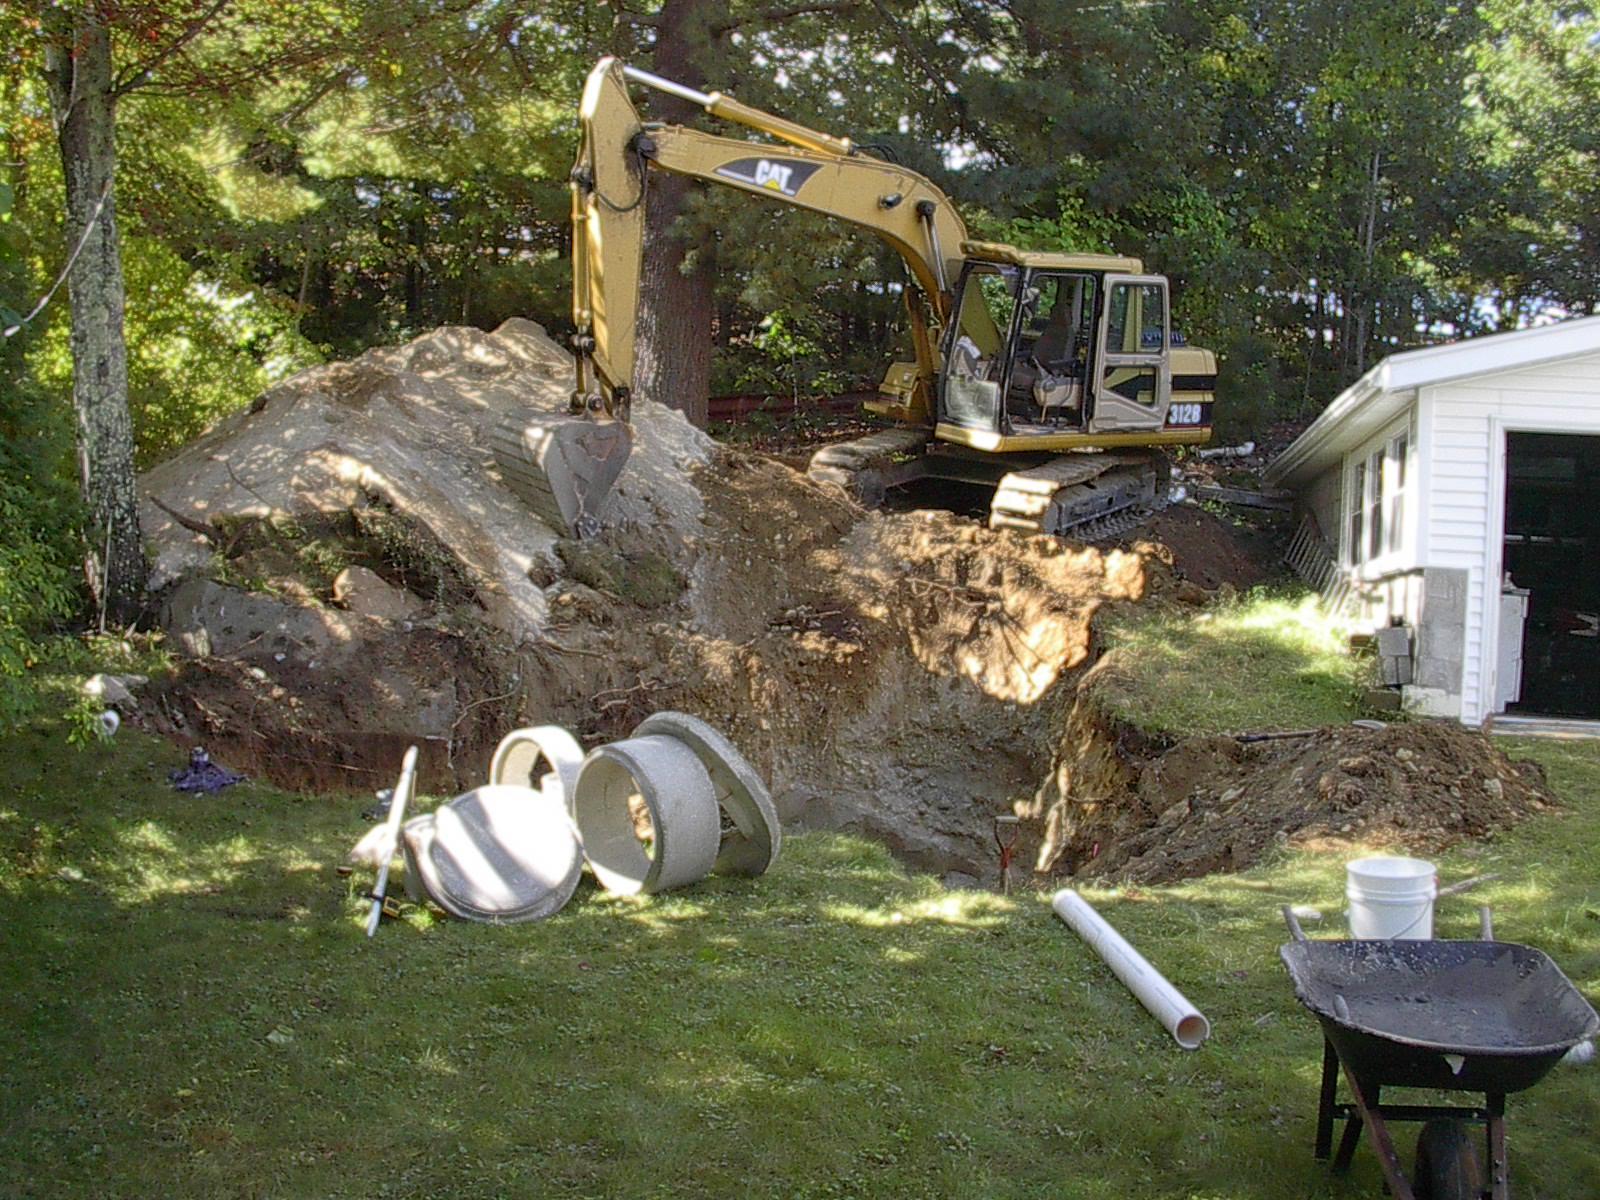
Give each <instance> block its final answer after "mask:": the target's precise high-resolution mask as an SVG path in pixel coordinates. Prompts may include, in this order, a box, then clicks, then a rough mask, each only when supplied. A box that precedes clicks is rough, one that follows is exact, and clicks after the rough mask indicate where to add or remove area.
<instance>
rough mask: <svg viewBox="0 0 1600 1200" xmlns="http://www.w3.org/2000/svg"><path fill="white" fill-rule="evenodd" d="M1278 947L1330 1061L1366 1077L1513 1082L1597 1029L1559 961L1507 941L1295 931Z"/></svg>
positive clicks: (1455, 1085)
mask: <svg viewBox="0 0 1600 1200" xmlns="http://www.w3.org/2000/svg"><path fill="white" fill-rule="evenodd" d="M1279 954H1280V955H1281V956H1282V958H1283V962H1284V965H1285V966H1286V967H1287V968H1288V969H1289V977H1290V979H1291V980H1292V981H1293V983H1294V991H1295V995H1296V996H1297V997H1298V998H1299V1000H1300V1003H1302V1004H1304V1005H1305V1006H1306V1007H1307V1008H1308V1009H1310V1010H1311V1011H1312V1012H1313V1013H1314V1014H1316V1016H1317V1018H1318V1020H1320V1021H1321V1022H1322V1028H1323V1032H1324V1034H1325V1035H1326V1036H1327V1038H1328V1041H1329V1042H1331V1043H1332V1044H1333V1047H1334V1049H1335V1050H1337V1051H1338V1054H1339V1058H1340V1060H1341V1061H1342V1062H1343V1063H1344V1064H1345V1066H1346V1067H1347V1068H1349V1070H1350V1071H1351V1072H1353V1073H1354V1075H1355V1076H1356V1078H1358V1079H1361V1080H1363V1081H1366V1082H1369V1083H1371V1084H1373V1085H1377V1086H1396V1087H1426V1088H1442V1089H1445V1090H1449V1091H1469V1092H1485V1093H1501V1094H1505V1093H1510V1092H1519V1091H1522V1090H1523V1089H1525V1088H1529V1087H1532V1086H1533V1085H1534V1084H1535V1083H1537V1082H1539V1080H1540V1079H1542V1078H1544V1076H1545V1074H1546V1073H1547V1072H1548V1071H1549V1070H1550V1068H1551V1067H1553V1066H1554V1065H1555V1064H1556V1063H1557V1062H1559V1061H1560V1059H1561V1056H1562V1055H1563V1054H1565V1053H1566V1052H1567V1051H1568V1050H1570V1049H1571V1048H1572V1047H1573V1046H1575V1045H1577V1044H1578V1043H1579V1042H1581V1041H1583V1040H1584V1039H1585V1038H1590V1037H1593V1036H1595V1034H1596V1033H1597V1032H1600V1017H1597V1016H1596V1015H1595V1011H1594V1009H1593V1008H1591V1007H1590V1006H1589V1003H1588V1001H1586V1000H1585V999H1584V998H1583V995H1582V994H1581V993H1580V992H1579V991H1578V989H1577V988H1575V987H1573V986H1572V983H1571V981H1570V980H1568V979H1567V977H1566V976H1565V975H1564V974H1562V972H1561V968H1560V967H1558V966H1556V964H1555V963H1554V962H1552V961H1551V960H1550V958H1549V956H1548V955H1546V954H1545V953H1544V952H1543V951H1541V950H1535V949H1533V948H1532V947H1529V946H1521V945H1517V944H1516V943H1514V942H1467V941H1461V942H1457V941H1392V942H1391V941H1295V942H1291V943H1289V944H1288V945H1286V946H1284V947H1282V948H1281V949H1280V950H1279Z"/></svg>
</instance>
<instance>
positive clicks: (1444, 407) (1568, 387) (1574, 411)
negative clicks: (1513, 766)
mask: <svg viewBox="0 0 1600 1200" xmlns="http://www.w3.org/2000/svg"><path fill="white" fill-rule="evenodd" d="M1418 411H1419V413H1420V414H1421V419H1420V421H1419V428H1418V431H1417V440H1418V442H1419V445H1420V447H1421V449H1422V451H1423V453H1425V454H1426V456H1427V464H1426V477H1427V481H1428V482H1427V485H1426V487H1425V488H1413V489H1411V491H1412V492H1413V493H1414V497H1413V499H1412V500H1411V502H1410V503H1411V507H1413V508H1415V509H1417V510H1418V516H1419V518H1420V519H1421V522H1422V523H1421V525H1420V528H1421V529H1422V530H1424V531H1425V533H1424V536H1423V538H1422V539H1421V544H1420V546H1419V558H1420V561H1421V562H1422V563H1423V564H1425V565H1427V566H1432V567H1458V568H1463V569H1465V570H1466V571H1467V626H1466V629H1465V631H1464V633H1465V641H1464V646H1463V651H1464V653H1463V656H1462V659H1463V664H1464V665H1463V672H1462V681H1461V719H1462V720H1463V721H1465V722H1467V723H1468V724H1472V725H1476V724H1478V723H1479V722H1481V721H1482V720H1483V719H1484V718H1485V717H1487V716H1489V715H1490V714H1491V713H1492V712H1493V711H1494V703H1493V697H1492V692H1491V688H1492V686H1493V678H1492V675H1493V671H1492V669H1491V668H1490V666H1489V664H1490V663H1492V662H1493V661H1494V659H1493V654H1494V652H1495V649H1496V647H1495V645H1494V640H1495V638H1496V637H1497V636H1498V634H1497V631H1496V629H1495V628H1494V626H1495V622H1496V619H1497V617H1498V607H1499V594H1500V586H1499V585H1500V570H1501V565H1500V558H1501V547H1500V544H1499V543H1500V537H1501V534H1502V526H1503V519H1504V507H1505V434H1506V432H1507V431H1509V430H1529V431H1537V430H1547V431H1552V432H1565V433H1600V354H1590V355H1584V356H1581V357H1573V358H1567V359H1562V360H1558V361H1556V362H1551V363H1545V364H1542V365H1539V366H1535V367H1528V368H1525V369H1523V370H1519V371H1512V372H1506V373H1504V374H1498V375H1480V376H1477V377H1475V378H1471V379H1465V380H1458V381H1455V382H1451V383H1443V384H1438V385H1436V386H1433V387H1426V388H1423V389H1422V394H1421V398H1420V403H1419V406H1418ZM1413 478H1416V473H1413Z"/></svg>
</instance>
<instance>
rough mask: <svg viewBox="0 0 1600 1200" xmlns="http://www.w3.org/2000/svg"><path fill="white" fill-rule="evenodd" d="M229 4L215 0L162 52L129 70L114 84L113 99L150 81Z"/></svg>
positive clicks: (226, 0) (225, 1)
mask: <svg viewBox="0 0 1600 1200" xmlns="http://www.w3.org/2000/svg"><path fill="white" fill-rule="evenodd" d="M229 2H230V0H215V3H213V4H212V5H211V7H210V8H208V9H206V11H205V12H203V13H201V14H200V15H199V16H198V17H196V18H195V19H194V20H192V21H190V22H189V24H188V25H187V26H185V27H184V30H183V32H182V33H180V34H178V36H177V37H175V38H173V39H172V41H170V42H168V43H167V44H166V45H165V46H164V47H162V48H161V49H160V50H157V51H156V52H155V53H154V54H152V55H151V56H150V57H149V58H147V59H145V60H144V61H143V62H142V63H136V64H134V66H132V67H131V68H129V70H128V72H127V73H126V74H125V75H124V76H123V77H122V78H121V79H119V80H116V81H114V82H113V83H112V85H111V95H112V96H113V98H115V97H120V96H123V95H126V94H127V93H128V92H131V91H132V90H133V89H134V88H136V87H138V86H139V85H140V84H142V83H143V82H144V81H145V80H146V79H149V78H150V75H151V72H153V71H154V70H155V69H156V68H157V67H159V66H160V65H161V64H162V63H164V62H166V61H167V59H169V58H171V57H172V56H173V55H174V54H176V53H177V52H178V51H179V50H182V49H183V48H184V47H185V46H187V45H188V44H189V43H190V42H192V41H194V39H195V38H197V37H199V36H200V33H201V31H202V30H203V29H205V27H206V26H207V25H209V24H211V18H213V17H215V16H216V15H217V14H218V13H220V12H221V11H222V10H223V9H225V8H227V7H228V4H229Z"/></svg>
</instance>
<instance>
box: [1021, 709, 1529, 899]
mask: <svg viewBox="0 0 1600 1200" xmlns="http://www.w3.org/2000/svg"><path fill="white" fill-rule="evenodd" d="M1090 690H1091V692H1092V688H1091V689H1090ZM1078 719H1079V723H1080V736H1085V731H1084V730H1083V728H1081V727H1082V725H1083V722H1084V720H1085V718H1084V717H1083V715H1082V714H1081V713H1080V715H1079V718H1078ZM1107 736H1108V731H1107V730H1106V729H1105V728H1104V727H1101V728H1099V729H1097V730H1093V731H1092V735H1090V736H1087V740H1086V742H1085V745H1082V746H1079V747H1077V748H1076V757H1075V758H1073V759H1072V765H1071V766H1070V767H1065V768H1064V767H1063V766H1062V765H1061V763H1060V762H1059V761H1058V767H1057V769H1058V771H1063V770H1065V771H1066V773H1067V774H1069V775H1071V774H1073V772H1074V771H1075V772H1076V777H1075V778H1073V779H1071V780H1070V781H1069V783H1068V790H1069V791H1070V793H1071V797H1072V798H1071V799H1068V800H1062V801H1061V802H1060V803H1058V805H1057V807H1056V808H1055V810H1054V817H1055V824H1054V826H1053V830H1054V833H1055V836H1056V840H1055V843H1054V850H1055V852H1056V854H1057V856H1058V859H1057V865H1058V866H1060V867H1063V868H1065V869H1067V870H1069V871H1074V872H1075V873H1077V874H1079V875H1083V876H1089V877H1105V878H1117V879H1126V880H1131V881H1136V882H1143V883H1159V882H1170V881H1173V880H1177V879H1187V878H1191V877H1193V876H1197V875H1205V874H1209V873H1211V872H1214V871H1237V870H1242V869H1244V868H1245V867H1248V866H1251V865H1252V864H1254V863H1255V862H1257V861H1258V860H1259V859H1261V857H1262V856H1263V855H1265V854H1266V853H1268V852H1269V851H1271V850H1272V849H1273V848H1274V847H1277V846H1281V845H1304V844H1307V843H1312V842H1315V841H1318V840H1323V839H1330V840H1336V841H1349V842H1361V843H1363V844H1366V845H1374V846H1387V847H1393V848H1396V849H1400V850H1405V851H1409V852H1414V853H1429V852H1434V851H1438V850H1442V849H1444V848H1445V847H1448V846H1451V845H1453V844H1455V843H1458V842H1461V841H1464V840H1466V839H1469V838H1484V837H1490V836H1493V834H1494V833H1495V832H1496V831H1498V830H1501V829H1505V828H1508V827H1509V826H1511V825H1513V824H1515V823H1516V822H1518V821H1520V820H1522V819H1524V818H1525V817H1528V816H1530V815H1532V814H1533V813H1536V812H1540V811H1542V810H1543V809H1545V808H1548V807H1551V806H1553V805H1554V804H1555V799H1554V797H1553V796H1552V795H1551V793H1550V791H1549V789H1548V788H1547V786H1546V784H1545V780H1544V774H1543V772H1542V770H1541V769H1540V768H1539V767H1538V766H1536V765H1534V764H1532V763H1514V762H1512V761H1511V760H1510V759H1508V758H1507V757H1506V756H1505V754H1504V753H1502V752H1501V751H1500V750H1499V749H1498V748H1496V747H1495V745H1494V744H1493V743H1492V742H1491V741H1490V740H1489V739H1488V738H1487V737H1485V736H1484V735H1483V734H1481V733H1478V732H1475V731H1472V730H1468V729H1465V728H1463V727H1462V726H1460V725H1457V724H1455V723H1454V722H1446V721H1422V722H1411V723H1400V724H1394V725H1389V726H1387V727H1385V728H1381V729H1364V728H1360V727H1357V726H1343V727H1340V726H1335V727H1330V728H1327V729H1321V730H1317V731H1316V732H1314V733H1312V734H1310V735H1308V736H1304V737H1287V738H1276V739H1270V740H1261V741H1248V740H1243V739H1236V738H1230V737H1209V738H1196V739H1192V740H1189V741H1184V742H1180V743H1178V744H1177V745H1175V746H1172V747H1171V748H1168V749H1165V750H1164V751H1158V752H1156V753H1154V754H1153V755H1151V754H1149V753H1148V752H1149V750H1150V749H1151V748H1150V747H1138V746H1127V745H1125V746H1124V748H1123V749H1124V753H1123V754H1121V755H1116V756H1114V757H1115V758H1116V762H1115V764H1114V766H1112V767H1110V768H1108V767H1107V764H1106V763H1105V762H1104V761H1097V760H1096V758H1095V754H1094V752H1093V751H1094V749H1095V748H1097V747H1103V746H1104V744H1105V741H1104V739H1105V738H1106V737H1107ZM1085 747H1087V748H1088V749H1089V751H1090V752H1089V753H1084V752H1083V751H1084V749H1085ZM1141 750H1143V751H1145V753H1144V754H1141V753H1140V751H1141ZM1073 753H1074V749H1073V748H1072V747H1068V750H1067V754H1068V756H1069V757H1070V756H1071V755H1072V754H1073ZM1100 757H1101V759H1102V760H1103V759H1104V758H1105V755H1104V754H1103V752H1102V753H1101V756H1100Z"/></svg>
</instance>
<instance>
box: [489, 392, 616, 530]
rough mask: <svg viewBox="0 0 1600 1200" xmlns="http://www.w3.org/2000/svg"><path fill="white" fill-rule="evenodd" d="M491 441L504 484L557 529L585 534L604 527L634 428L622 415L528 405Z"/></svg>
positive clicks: (511, 417) (509, 419)
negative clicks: (537, 408)
mask: <svg viewBox="0 0 1600 1200" xmlns="http://www.w3.org/2000/svg"><path fill="white" fill-rule="evenodd" d="M493 444H494V456H495V461H496V462H497V463H498V464H499V466H500V474H501V477H502V478H503V479H504V480H505V482H506V486H507V487H509V488H510V489H511V490H512V491H513V492H515V493H516V494H517V496H518V497H519V498H520V499H521V500H522V501H523V503H525V504H527V505H528V507H529V508H531V509H533V511H534V512H535V513H537V514H538V515H539V516H540V517H542V518H543V519H544V521H545V522H546V523H547V524H548V525H549V526H550V527H551V528H552V529H554V530H555V531H556V532H557V533H560V534H562V535H564V536H566V537H576V538H583V537H590V536H592V535H593V534H595V533H597V532H598V531H599V529H600V518H601V516H602V515H604V513H605V508H606V502H607V501H608V500H609V499H610V498H611V489H612V486H613V485H614V484H615V483H616V482H617V476H619V475H621V474H622V468H623V466H624V465H625V464H626V463H627V461H628V455H629V453H631V452H632V450H633V433H632V431H631V430H630V429H629V427H628V426H627V424H626V423H624V422H622V421H610V420H591V419H590V418H588V417H581V416H566V415H564V414H558V413H549V412H534V411H526V410H525V411H521V412H514V413H512V414H510V415H509V416H508V417H506V419H505V420H504V421H502V422H501V423H500V425H499V426H498V427H497V428H496V429H495V433H494V438H493Z"/></svg>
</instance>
